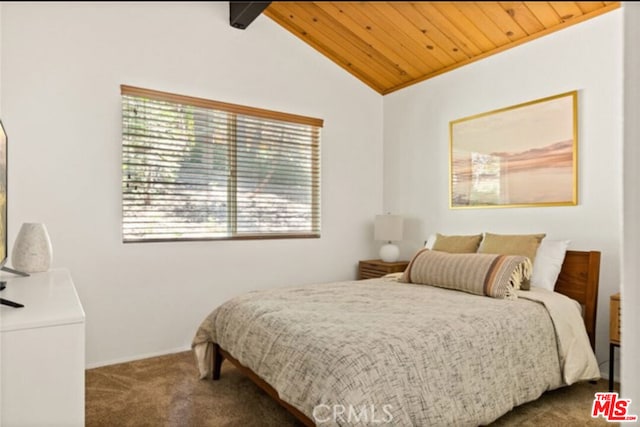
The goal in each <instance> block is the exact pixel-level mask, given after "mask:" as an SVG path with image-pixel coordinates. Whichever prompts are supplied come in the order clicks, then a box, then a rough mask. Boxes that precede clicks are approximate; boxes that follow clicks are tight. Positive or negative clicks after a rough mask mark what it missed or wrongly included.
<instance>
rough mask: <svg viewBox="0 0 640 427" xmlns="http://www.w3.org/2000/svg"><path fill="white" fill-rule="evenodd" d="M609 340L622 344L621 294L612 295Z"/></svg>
mask: <svg viewBox="0 0 640 427" xmlns="http://www.w3.org/2000/svg"><path fill="white" fill-rule="evenodd" d="M609 316H610V317H609V341H611V342H612V343H615V344H620V294H619V293H618V294H615V295H611V300H610V301H609Z"/></svg>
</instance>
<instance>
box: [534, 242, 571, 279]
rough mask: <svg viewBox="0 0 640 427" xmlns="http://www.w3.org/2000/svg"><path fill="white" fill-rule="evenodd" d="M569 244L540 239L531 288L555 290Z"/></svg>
mask: <svg viewBox="0 0 640 427" xmlns="http://www.w3.org/2000/svg"><path fill="white" fill-rule="evenodd" d="M569 243H571V241H570V240H549V239H546V238H545V239H542V242H540V246H538V251H537V253H536V261H535V262H534V263H533V272H532V273H531V286H537V287H539V288H545V289H548V290H550V291H553V290H554V289H555V287H556V280H558V275H559V274H560V270H561V269H562V263H563V262H564V256H565V254H566V253H567V248H568V247H569Z"/></svg>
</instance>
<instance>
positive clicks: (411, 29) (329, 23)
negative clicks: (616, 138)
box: [264, 2, 620, 94]
mask: <svg viewBox="0 0 640 427" xmlns="http://www.w3.org/2000/svg"><path fill="white" fill-rule="evenodd" d="M619 6H620V3H619V2H272V3H271V4H270V5H269V7H268V8H267V9H266V10H265V11H264V14H265V15H267V16H268V17H270V18H271V19H273V20H274V21H275V22H277V23H278V24H280V25H281V26H283V27H284V28H286V29H287V30H289V31H291V32H292V33H293V34H295V35H296V36H298V37H299V38H301V39H302V40H304V41H305V42H306V43H308V44H309V45H311V46H313V47H314V48H315V49H317V50H318V51H319V52H321V53H322V54H324V55H325V56H327V57H328V58H329V59H331V60H332V61H334V62H335V63H336V64H338V65H340V66H341V67H342V68H344V69H346V70H347V71H348V72H350V73H351V74H353V75H354V76H355V77H357V78H358V79H360V80H362V81H363V82H364V83H366V84H367V85H369V86H370V87H371V88H373V89H374V90H376V91H377V92H379V93H381V94H387V93H390V92H393V91H395V90H398V89H401V88H403V87H407V86H410V85H412V84H414V83H417V82H420V81H423V80H426V79H428V78H431V77H434V76H437V75H439V74H442V73H444V72H447V71H450V70H453V69H455V68H458V67H460V66H463V65H466V64H469V63H470V62H474V61H477V60H479V59H482V58H486V57H487V56H489V55H493V54H495V53H498V52H501V51H504V50H506V49H509V48H511V47H514V46H517V45H519V44H522V43H525V42H527V41H530V40H533V39H535V38H538V37H541V36H544V35H547V34H549V33H552V32H554V31H558V30H561V29H563V28H566V27H568V26H570V25H574V24H578V23H580V22H583V21H585V20H587V19H590V18H592V17H594V16H598V15H600V14H602V13H605V12H609V11H611V10H614V9H616V8H618V7H619Z"/></svg>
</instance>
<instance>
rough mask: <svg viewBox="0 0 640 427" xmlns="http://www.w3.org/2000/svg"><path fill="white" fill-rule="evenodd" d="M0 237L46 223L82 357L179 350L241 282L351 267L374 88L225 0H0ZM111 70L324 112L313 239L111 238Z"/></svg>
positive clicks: (370, 145)
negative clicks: (76, 308) (318, 222)
mask: <svg viewBox="0 0 640 427" xmlns="http://www.w3.org/2000/svg"><path fill="white" fill-rule="evenodd" d="M2 13H3V17H2V19H3V24H4V25H3V26H2V34H1V36H2V43H3V46H2V77H1V79H2V80H1V83H2V88H3V91H2V97H1V105H2V111H3V119H4V121H5V126H6V128H7V131H8V132H9V133H10V135H11V149H10V155H11V158H10V163H11V167H10V173H11V175H10V177H9V183H10V188H9V190H10V194H11V199H10V201H9V209H10V213H9V215H10V216H9V218H10V220H11V222H10V224H9V232H10V242H12V241H13V239H14V237H15V235H16V233H17V231H18V228H19V226H20V224H21V223H22V222H32V221H33V222H44V223H45V224H46V225H47V227H48V229H49V232H50V234H51V239H52V243H53V247H54V265H55V266H60V267H68V268H69V269H70V271H71V273H72V275H73V278H74V281H75V283H76V286H77V288H78V292H79V294H80V298H81V300H82V303H83V305H84V308H85V311H86V315H87V363H88V364H89V365H90V366H96V365H99V364H104V363H109V362H113V361H118V360H126V359H131V358H138V357H143V356H147V355H152V354H160V353H163V352H170V351H173V350H176V349H185V348H187V347H188V346H189V345H190V342H191V339H192V338H193V334H194V333H195V330H196V328H197V327H198V325H199V323H200V322H201V321H202V320H203V318H204V317H205V315H207V314H208V313H209V312H210V311H211V310H212V309H213V308H214V307H216V306H217V305H219V304H221V303H222V302H224V301H225V300H226V299H227V298H229V297H231V296H233V295H236V294H240V293H242V292H245V291H248V290H252V289H258V288H268V287H273V286H280V285H290V284H303V283H309V282H321V281H331V280H338V279H351V278H355V274H356V265H357V261H358V259H363V258H364V257H370V256H372V255H373V254H374V253H375V250H374V248H372V245H371V240H372V231H371V223H372V221H373V215H375V214H376V213H378V212H379V211H380V209H381V207H382V97H381V96H380V95H378V94H377V93H375V92H373V91H372V90H371V89H369V88H367V87H366V86H364V85H363V84H362V83H361V82H360V81H358V80H356V79H355V78H353V77H351V76H350V75H348V74H347V73H345V72H344V70H342V69H341V68H340V67H338V66H336V65H335V64H333V63H332V62H330V61H329V60H327V59H326V58H324V57H323V56H321V55H319V54H318V53H317V52H316V51H314V50H313V49H312V48H310V47H309V46H307V45H305V44H304V43H303V42H302V41H300V40H298V39H297V38H295V37H294V36H293V35H291V34H290V33H288V32H287V31H285V30H284V29H282V28H281V27H279V26H278V25H276V24H275V23H274V22H272V21H271V20H270V19H269V18H267V17H266V16H260V17H259V18H258V19H256V21H254V22H253V24H252V25H251V26H250V27H249V28H248V29H247V30H245V31H242V30H237V29H234V28H231V27H230V26H229V23H228V3H227V2H201V3H164V2H163V3H109V2H105V3H93V4H92V3H79V4H76V3H37V4H33V3H26V4H22V3H5V4H4V6H3V11H2ZM120 84H129V85H134V86H140V87H146V88H152V89H157V90H163V91H169V92H175V93H181V94H185V95H192V96H198V97H203V98H210V99H215V100H220V101H225V102H232V103H238V104H244V105H250V106H254V107H259V108H267V109H273V110H278V111H284V112H291V113H295V114H301V115H308V116H313V117H319V118H323V119H325V127H324V129H323V137H322V215H323V217H322V238H321V239H294V240H269V241H221V242H197V243H159V244H151V243H147V244H127V245H123V244H122V243H121V192H120V188H121V163H120V162H121V158H120V156H121V137H120V131H121V124H120V92H119V90H120V89H119V85H120Z"/></svg>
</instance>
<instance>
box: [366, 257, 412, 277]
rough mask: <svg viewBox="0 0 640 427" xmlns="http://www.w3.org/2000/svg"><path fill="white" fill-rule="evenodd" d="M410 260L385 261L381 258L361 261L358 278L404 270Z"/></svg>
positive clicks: (380, 275) (379, 275)
mask: <svg viewBox="0 0 640 427" xmlns="http://www.w3.org/2000/svg"><path fill="white" fill-rule="evenodd" d="M407 265H409V261H397V262H384V261H381V260H379V259H372V260H366V261H360V262H359V263H358V280H363V279H374V278H376V277H382V276H384V275H386V274H390V273H399V272H402V271H404V269H405V268H407Z"/></svg>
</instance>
